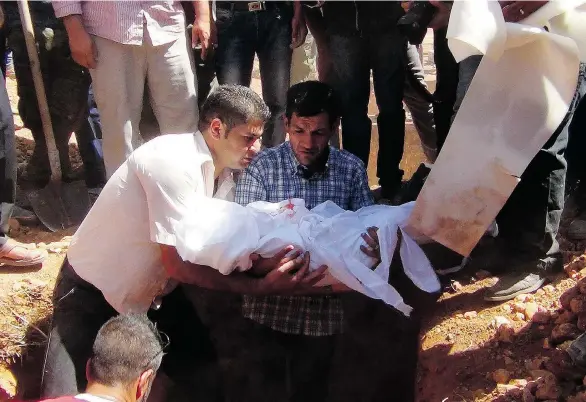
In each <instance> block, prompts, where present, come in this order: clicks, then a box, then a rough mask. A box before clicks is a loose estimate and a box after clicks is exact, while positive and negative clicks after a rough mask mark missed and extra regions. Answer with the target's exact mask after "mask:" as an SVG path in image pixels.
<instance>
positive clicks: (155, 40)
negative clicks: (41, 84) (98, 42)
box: [82, 1, 185, 46]
mask: <svg viewBox="0 0 586 402" xmlns="http://www.w3.org/2000/svg"><path fill="white" fill-rule="evenodd" d="M82 10H83V11H82V12H83V23H84V26H85V28H86V30H87V31H88V32H89V33H90V34H92V35H96V36H100V37H103V38H105V39H109V40H112V41H114V42H119V43H123V44H127V45H143V44H144V40H145V36H146V34H147V33H148V36H149V38H150V41H151V42H152V45H153V46H159V45H163V44H166V43H170V42H173V41H175V40H176V39H177V38H179V36H180V35H185V14H184V12H183V8H182V7H181V4H180V2H178V1H86V2H83V3H82Z"/></svg>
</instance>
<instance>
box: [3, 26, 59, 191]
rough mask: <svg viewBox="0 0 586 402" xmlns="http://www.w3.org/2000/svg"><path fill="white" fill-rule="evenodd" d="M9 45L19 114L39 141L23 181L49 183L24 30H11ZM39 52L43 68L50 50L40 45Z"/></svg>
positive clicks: (41, 128)
mask: <svg viewBox="0 0 586 402" xmlns="http://www.w3.org/2000/svg"><path fill="white" fill-rule="evenodd" d="M8 45H9V46H10V48H11V49H12V55H13V63H14V72H15V75H16V83H17V91H18V112H19V115H20V118H21V119H22V121H23V123H24V126H25V127H26V128H28V129H29V130H30V131H31V134H32V136H33V139H34V141H35V144H34V149H33V154H32V155H31V157H30V159H29V160H28V161H27V164H26V171H25V172H23V173H24V174H21V179H22V180H25V181H34V182H39V183H40V182H43V181H46V180H48V178H49V176H50V170H49V159H48V155H47V144H46V142H45V136H44V135H43V125H42V122H41V117H40V114H39V107H38V103H37V95H36V91H35V86H34V83H33V76H32V72H31V69H30V62H29V59H28V53H27V50H26V44H25V41H24V34H23V32H22V29H21V28H20V27H16V28H11V29H10V30H9V32H8ZM39 50H40V52H39V59H40V62H41V67H43V61H44V60H45V56H46V51H45V50H44V47H43V46H40V47H39ZM41 72H42V73H43V81H44V84H45V85H46V86H47V85H48V84H49V83H50V81H49V79H48V74H47V69H46V68H45V69H43V68H41Z"/></svg>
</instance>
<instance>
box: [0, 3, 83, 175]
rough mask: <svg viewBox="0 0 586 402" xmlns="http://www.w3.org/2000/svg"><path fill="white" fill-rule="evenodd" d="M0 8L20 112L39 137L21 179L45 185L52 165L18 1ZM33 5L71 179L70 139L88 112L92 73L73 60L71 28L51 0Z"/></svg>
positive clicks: (58, 135) (45, 76) (57, 137)
mask: <svg viewBox="0 0 586 402" xmlns="http://www.w3.org/2000/svg"><path fill="white" fill-rule="evenodd" d="M2 7H3V8H4V11H5V13H6V29H7V36H8V45H9V47H10V48H11V49H12V54H13V60H14V70H15V73H16V83H17V89H18V97H19V101H18V112H19V114H20V117H21V118H22V121H23V123H24V126H25V127H26V128H28V129H29V130H31V133H32V135H33V139H34V140H35V147H34V149H33V154H32V155H31V157H30V159H29V161H28V162H27V163H26V164H23V165H22V167H19V180H21V181H28V182H32V183H36V184H39V185H45V184H46V183H47V182H48V180H49V177H50V175H51V169H50V166H49V156H48V153H47V144H46V141H45V136H44V132H43V124H42V121H41V117H40V113H39V106H38V102H37V94H36V90H35V86H34V83H33V76H32V71H31V68H30V61H29V58H28V53H27V49H26V43H25V40H24V33H23V30H22V25H21V21H20V14H19V12H18V4H17V2H12V1H6V2H3V3H2ZM29 7H30V12H31V18H32V22H33V28H34V32H35V39H36V42H37V49H38V54H39V62H40V66H39V67H40V69H41V73H42V75H43V83H44V85H45V91H46V94H47V103H48V106H49V113H50V115H51V122H52V124H53V133H54V135H55V144H56V145H57V150H58V151H59V159H60V162H61V170H62V173H63V176H64V177H63V178H64V179H65V180H73V179H76V177H75V176H76V175H75V174H73V172H72V168H71V161H70V159H69V146H68V143H69V138H70V137H71V134H72V132H74V131H76V130H77V129H78V128H79V127H80V124H81V122H82V121H83V120H84V119H85V118H86V117H87V96H88V88H89V85H90V75H89V73H88V71H87V69H86V68H84V67H82V66H80V65H79V64H77V63H76V62H75V61H74V60H73V58H72V55H71V51H70V49H69V46H68V43H67V32H66V30H65V27H64V26H63V24H62V22H61V21H60V20H59V19H57V18H56V17H55V13H54V12H53V7H52V6H51V2H50V1H47V0H43V1H31V2H30V3H29Z"/></svg>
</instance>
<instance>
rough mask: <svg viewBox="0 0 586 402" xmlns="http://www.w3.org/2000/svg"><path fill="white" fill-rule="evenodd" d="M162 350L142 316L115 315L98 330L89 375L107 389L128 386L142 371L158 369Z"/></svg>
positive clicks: (153, 328) (147, 321)
mask: <svg viewBox="0 0 586 402" xmlns="http://www.w3.org/2000/svg"><path fill="white" fill-rule="evenodd" d="M163 349H164V345H163V342H162V341H161V337H160V336H159V333H158V332H157V329H156V328H155V326H154V325H153V323H152V322H150V321H149V319H148V318H147V317H146V315H119V316H117V317H114V318H112V319H110V320H109V321H108V322H106V323H105V324H104V325H103V326H102V328H100V331H99V332H98V335H97V336H96V340H95V341H94V346H93V350H92V355H91V357H90V362H89V374H90V376H91V379H92V380H93V381H96V382H98V383H100V384H102V385H106V386H110V387H113V386H117V385H127V384H130V383H132V382H133V381H136V380H137V379H138V378H139V377H140V375H141V374H142V373H144V372H145V371H147V370H149V369H152V370H153V371H155V372H156V371H157V370H158V369H159V366H160V365H161V360H162V359H163Z"/></svg>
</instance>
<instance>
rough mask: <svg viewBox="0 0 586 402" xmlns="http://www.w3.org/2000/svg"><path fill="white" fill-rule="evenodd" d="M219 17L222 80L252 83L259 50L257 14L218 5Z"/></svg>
mask: <svg viewBox="0 0 586 402" xmlns="http://www.w3.org/2000/svg"><path fill="white" fill-rule="evenodd" d="M216 18H217V20H216V27H217V30H218V48H217V49H216V76H217V78H218V84H220V85H223V84H239V85H244V86H247V87H248V86H250V81H251V79H252V67H253V64H254V54H255V52H256V29H257V27H258V24H257V20H256V17H255V15H254V13H251V12H247V11H230V10H228V9H223V8H220V7H218V8H217V10H216Z"/></svg>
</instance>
